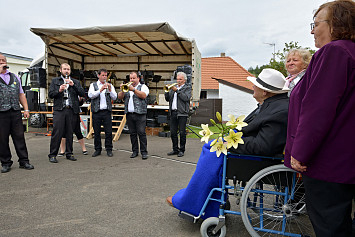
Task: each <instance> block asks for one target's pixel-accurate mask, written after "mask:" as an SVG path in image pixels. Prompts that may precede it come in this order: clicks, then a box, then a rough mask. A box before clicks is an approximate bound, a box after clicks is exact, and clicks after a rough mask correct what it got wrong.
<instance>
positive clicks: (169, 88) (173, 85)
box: [164, 83, 177, 93]
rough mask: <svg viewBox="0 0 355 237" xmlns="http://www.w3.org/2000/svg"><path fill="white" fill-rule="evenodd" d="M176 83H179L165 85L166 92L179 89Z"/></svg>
mask: <svg viewBox="0 0 355 237" xmlns="http://www.w3.org/2000/svg"><path fill="white" fill-rule="evenodd" d="M176 85H177V83H172V84H170V85H165V86H164V91H165V93H167V92H169V90H173V91H177V88H176Z"/></svg>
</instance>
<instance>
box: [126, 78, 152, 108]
mask: <svg viewBox="0 0 355 237" xmlns="http://www.w3.org/2000/svg"><path fill="white" fill-rule="evenodd" d="M142 86H143V85H142V84H140V85H139V86H138V87H137V90H139V91H141V90H142ZM130 97H131V96H130V93H129V91H128V92H126V93H125V95H124V110H125V113H126V114H127V113H128V101H129V98H130ZM133 105H134V112H135V113H137V114H146V113H147V100H146V99H141V98H139V97H138V96H136V94H133Z"/></svg>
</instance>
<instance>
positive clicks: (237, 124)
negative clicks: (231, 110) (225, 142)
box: [226, 114, 248, 130]
mask: <svg viewBox="0 0 355 237" xmlns="http://www.w3.org/2000/svg"><path fill="white" fill-rule="evenodd" d="M228 118H229V119H230V121H229V122H227V124H226V125H227V126H229V127H231V128H232V129H234V128H236V129H238V130H242V127H245V126H248V124H247V123H245V122H243V121H244V119H245V115H241V116H239V117H238V118H237V119H236V118H235V117H234V115H231V114H229V115H228Z"/></svg>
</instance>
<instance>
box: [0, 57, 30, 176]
mask: <svg viewBox="0 0 355 237" xmlns="http://www.w3.org/2000/svg"><path fill="white" fill-rule="evenodd" d="M8 68H9V67H8V66H7V60H6V57H5V56H4V55H2V54H0V124H1V125H0V151H1V152H0V160H1V165H2V169H1V173H6V172H9V171H10V170H11V166H12V164H13V161H12V160H11V151H10V147H9V136H10V135H11V138H12V142H13V143H14V146H15V150H16V153H17V156H18V157H19V159H18V162H19V164H20V168H22V169H27V170H31V169H33V168H34V167H33V165H31V164H30V162H29V159H28V152H27V147H26V142H25V136H24V129H23V125H22V116H21V108H20V104H19V102H20V103H21V105H22V107H23V109H24V110H25V111H24V115H23V116H24V117H25V118H28V117H29V116H30V113H29V112H30V111H29V110H28V104H27V100H26V96H25V94H24V93H23V89H22V86H21V81H20V80H19V78H18V77H17V76H16V75H15V74H13V73H11V72H10V71H9V70H7V69H8Z"/></svg>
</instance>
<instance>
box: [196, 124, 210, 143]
mask: <svg viewBox="0 0 355 237" xmlns="http://www.w3.org/2000/svg"><path fill="white" fill-rule="evenodd" d="M201 127H202V129H203V130H202V131H200V132H199V134H200V135H201V136H202V138H201V142H203V141H204V142H206V143H207V142H208V139H210V136H212V135H213V132H212V131H211V130H210V129H209V128H208V124H201Z"/></svg>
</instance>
